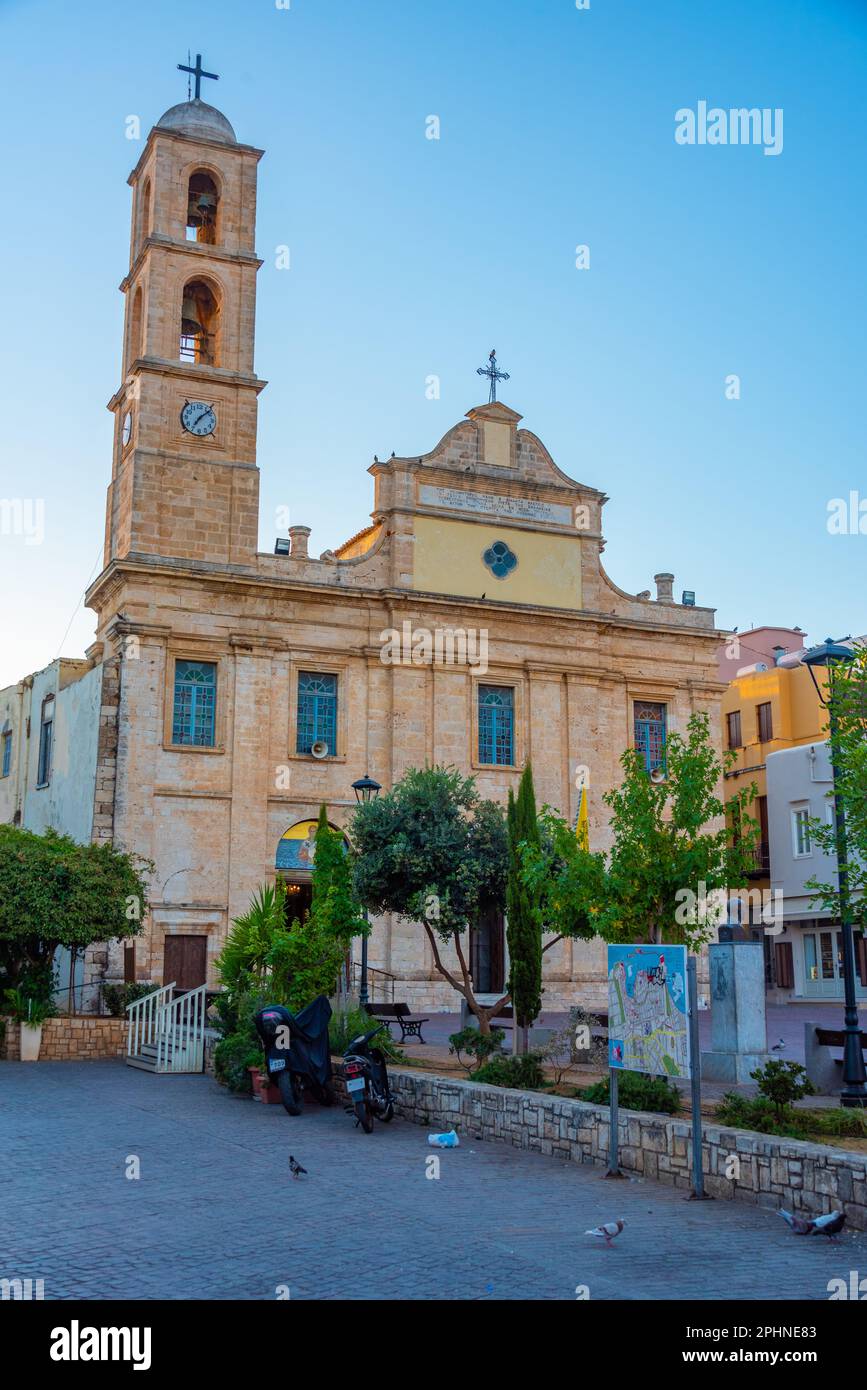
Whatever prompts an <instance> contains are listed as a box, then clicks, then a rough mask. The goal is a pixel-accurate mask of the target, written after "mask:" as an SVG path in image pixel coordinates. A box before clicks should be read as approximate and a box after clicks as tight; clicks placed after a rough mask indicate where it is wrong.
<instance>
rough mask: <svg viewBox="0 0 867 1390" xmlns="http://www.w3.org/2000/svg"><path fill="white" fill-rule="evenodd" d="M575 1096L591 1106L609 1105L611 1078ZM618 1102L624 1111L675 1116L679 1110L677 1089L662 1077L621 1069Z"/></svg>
mask: <svg viewBox="0 0 867 1390" xmlns="http://www.w3.org/2000/svg"><path fill="white" fill-rule="evenodd" d="M578 1095H579V1096H580V1098H581V1100H589V1101H590V1102H591V1104H593V1105H610V1103H611V1086H610V1078H609V1077H606V1078H605V1080H604V1081H597V1082H596V1084H595V1086H587V1087H585V1089H584V1090H583V1091H579V1092H578ZM617 1103H618V1105H621V1106H622V1107H623V1109H624V1110H648V1111H650V1112H651V1113H653V1114H662V1115H677V1114H678V1113H679V1111H680V1110H681V1109H682V1104H681V1099H680V1092H679V1091H678V1089H677V1087H676V1086H674V1085H673V1084H672V1083H671V1082H670V1081H669V1080H668V1078H667V1077H665V1076H648V1075H647V1074H646V1073H645V1072H639V1071H622V1072H618V1074H617Z"/></svg>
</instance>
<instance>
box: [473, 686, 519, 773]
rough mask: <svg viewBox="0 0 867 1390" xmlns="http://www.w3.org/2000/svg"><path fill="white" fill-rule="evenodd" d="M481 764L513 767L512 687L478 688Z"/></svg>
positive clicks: (513, 714) (513, 717) (513, 695)
mask: <svg viewBox="0 0 867 1390" xmlns="http://www.w3.org/2000/svg"><path fill="white" fill-rule="evenodd" d="M479 762H480V763H487V764H489V765H490V766H494V767H512V766H514V762H515V692H514V690H512V689H511V688H510V687H509V686H504V685H480V686H479Z"/></svg>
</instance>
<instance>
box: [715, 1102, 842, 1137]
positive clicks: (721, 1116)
mask: <svg viewBox="0 0 867 1390" xmlns="http://www.w3.org/2000/svg"><path fill="white" fill-rule="evenodd" d="M716 1119H717V1120H718V1121H719V1122H720V1123H721V1124H724V1125H734V1126H735V1128H737V1129H751V1130H755V1131H756V1132H757V1133H758V1134H776V1135H779V1136H781V1137H783V1138H789V1139H812V1140H814V1141H822V1140H824V1139H831V1138H841V1137H845V1138H854V1139H867V1115H865V1114H864V1112H863V1111H862V1110H843V1109H837V1108H834V1109H828V1110H787V1111H786V1113H785V1115H784V1116H783V1118H782V1119H779V1118H778V1116H777V1113H776V1111H775V1108H774V1104H773V1102H772V1101H771V1100H768V1099H767V1097H765V1096H754V1097H753V1098H752V1099H749V1098H747V1097H746V1096H740V1095H737V1094H735V1093H734V1092H733V1091H729V1092H727V1093H726V1095H724V1096H723V1098H722V1100H721V1101H720V1103H719V1105H718V1106H717V1111H716Z"/></svg>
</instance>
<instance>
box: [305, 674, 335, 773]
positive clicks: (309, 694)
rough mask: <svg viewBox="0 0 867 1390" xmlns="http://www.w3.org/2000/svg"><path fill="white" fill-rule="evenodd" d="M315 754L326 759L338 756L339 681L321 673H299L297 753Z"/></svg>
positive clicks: (332, 676)
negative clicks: (330, 756) (317, 753)
mask: <svg viewBox="0 0 867 1390" xmlns="http://www.w3.org/2000/svg"><path fill="white" fill-rule="evenodd" d="M322 745H324V749H325V751H324V752H322V747H321V746H322ZM314 750H316V751H319V752H320V753H321V755H322V756H325V757H327V756H328V755H329V754H330V755H332V756H333V755H334V754H335V753H336V752H337V677H336V676H335V675H330V674H323V673H321V672H318V671H299V672H298V721H297V730H296V740H295V751H296V753H311V752H313V751H314Z"/></svg>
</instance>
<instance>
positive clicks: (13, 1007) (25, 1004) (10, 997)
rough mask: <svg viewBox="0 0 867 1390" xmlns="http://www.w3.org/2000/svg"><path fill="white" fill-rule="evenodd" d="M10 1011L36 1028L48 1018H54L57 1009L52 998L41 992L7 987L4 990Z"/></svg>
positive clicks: (22, 1021) (18, 1018) (20, 1020)
mask: <svg viewBox="0 0 867 1390" xmlns="http://www.w3.org/2000/svg"><path fill="white" fill-rule="evenodd" d="M3 997H4V999H5V1001H6V1009H7V1011H8V1013H10V1014H11V1015H12V1017H13V1018H16V1019H17V1020H18V1022H19V1023H29V1024H31V1025H32V1026H33V1027H34V1028H36V1027H38V1025H39V1024H40V1023H44V1022H45V1020H46V1019H47V1018H54V1016H55V1014H56V1013H57V1009H56V1008H55V1006H54V1002H53V1000H52V999H50V998H46V997H45V996H44V995H40V994H36V995H33V994H28V993H26V992H25V990H23V989H7V990H4V992H3Z"/></svg>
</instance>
